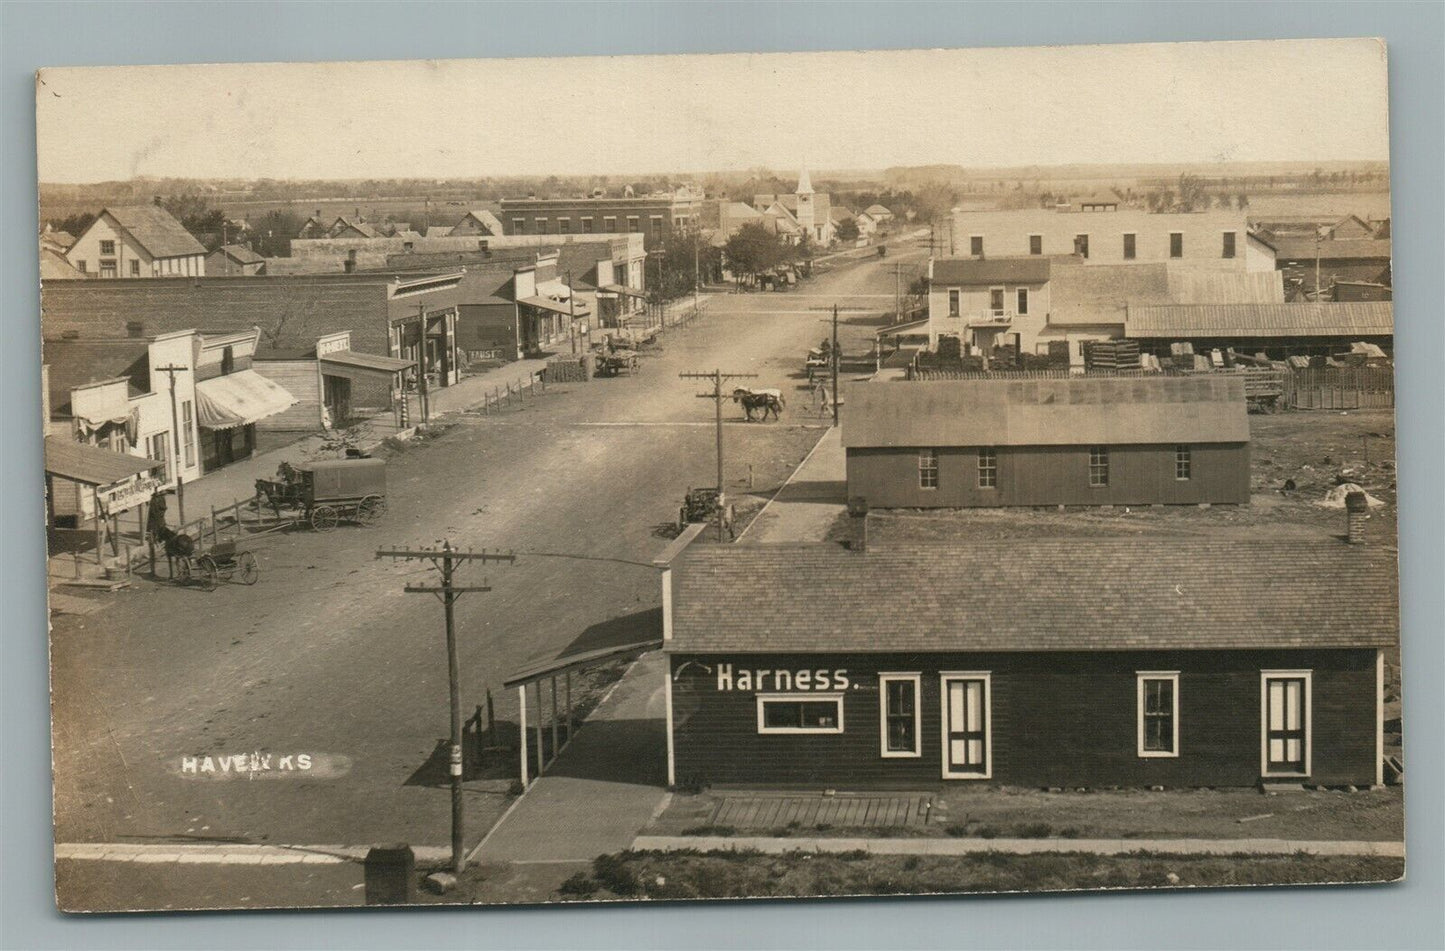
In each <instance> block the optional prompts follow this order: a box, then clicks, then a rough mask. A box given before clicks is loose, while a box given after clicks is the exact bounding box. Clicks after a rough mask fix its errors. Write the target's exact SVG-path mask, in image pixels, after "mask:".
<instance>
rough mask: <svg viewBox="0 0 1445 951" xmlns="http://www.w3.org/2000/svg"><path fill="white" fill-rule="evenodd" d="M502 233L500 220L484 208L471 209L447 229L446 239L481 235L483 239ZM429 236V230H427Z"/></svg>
mask: <svg viewBox="0 0 1445 951" xmlns="http://www.w3.org/2000/svg"><path fill="white" fill-rule="evenodd" d="M501 233H502V219H500V218H498V217H497V216H496V215H495V214H493V213H492V212H491V211H489V210H487V209H486V208H473V209H471V210H469V211H468V212H467V213H466V214H464V215H462V220H461V221H458V222H457V223H456V224H455V225H453V226H452V227H451V228H449V229H447V231H446V234H447V236H448V237H460V236H463V235H481V236H483V237H495V236H497V235H500V234H501ZM427 235H428V236H430V235H431V229H428V230H427Z"/></svg>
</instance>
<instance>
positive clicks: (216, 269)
mask: <svg viewBox="0 0 1445 951" xmlns="http://www.w3.org/2000/svg"><path fill="white" fill-rule="evenodd" d="M265 270H266V259H265V258H263V257H261V255H259V254H257V253H256V252H255V251H252V250H251V249H250V248H248V247H246V246H245V245H243V244H224V245H222V246H221V247H219V248H217V249H216V250H214V251H212V252H211V253H210V254H208V255H207V256H206V273H207V274H209V275H210V276H211V277H245V276H248V275H252V274H262V273H264V272H265Z"/></svg>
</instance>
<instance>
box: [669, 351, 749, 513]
mask: <svg viewBox="0 0 1445 951" xmlns="http://www.w3.org/2000/svg"><path fill="white" fill-rule="evenodd" d="M678 378H679V379H683V380H711V381H712V392H711V393H699V394H697V396H698V398H699V399H711V400H712V401H713V404H714V407H715V416H716V421H717V540H718V541H722V540H723V527H724V526H723V512H724V511H726V509H727V504H726V499H725V496H726V493H727V486H725V485H724V484H723V424H722V404H723V391H722V385H723V381H724V380H750V379H756V378H757V374H756V373H724V372H723V371H722V370H694V371H690V372H686V373H679V374H678Z"/></svg>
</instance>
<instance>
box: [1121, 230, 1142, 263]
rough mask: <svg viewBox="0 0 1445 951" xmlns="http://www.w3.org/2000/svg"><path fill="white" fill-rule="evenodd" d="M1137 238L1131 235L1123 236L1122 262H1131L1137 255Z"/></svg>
mask: <svg viewBox="0 0 1445 951" xmlns="http://www.w3.org/2000/svg"><path fill="white" fill-rule="evenodd" d="M1138 241H1139V236H1138V235H1136V234H1133V233H1129V234H1126V235H1124V260H1126V261H1132V260H1134V258H1135V256H1136V255H1137V253H1138Z"/></svg>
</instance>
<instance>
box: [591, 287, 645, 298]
mask: <svg viewBox="0 0 1445 951" xmlns="http://www.w3.org/2000/svg"><path fill="white" fill-rule="evenodd" d="M600 289H601V290H604V291H607V292H609V293H612V294H626V295H627V296H628V297H641V298H646V297H647V292H646V291H639V290H638V289H637V288H635V287H623V286H622V285H621V284H603V285H602V287H601V288H600Z"/></svg>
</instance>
